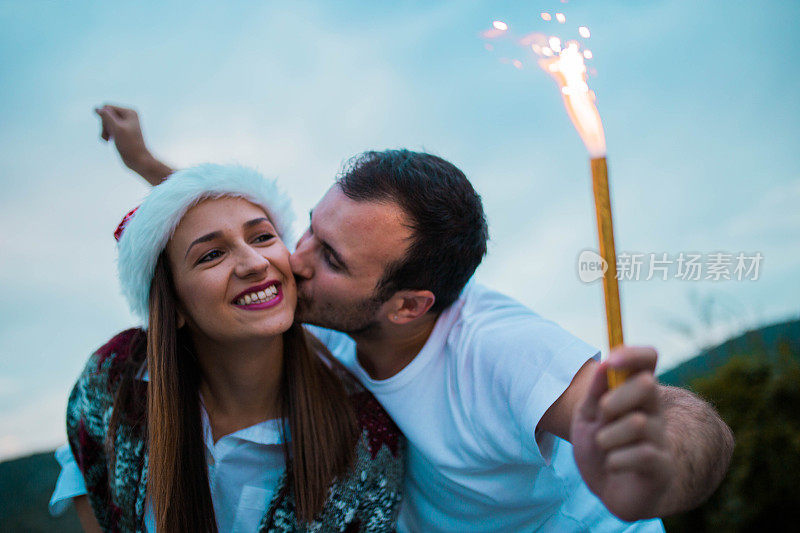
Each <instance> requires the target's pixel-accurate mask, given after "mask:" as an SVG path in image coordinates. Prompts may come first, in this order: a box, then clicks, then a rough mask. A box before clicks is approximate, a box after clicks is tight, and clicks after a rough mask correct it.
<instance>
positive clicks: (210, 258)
mask: <svg viewBox="0 0 800 533" xmlns="http://www.w3.org/2000/svg"><path fill="white" fill-rule="evenodd" d="M221 255H222V252H220V251H219V250H211V251H210V252H208V253H207V254H205V255H204V256H203V257H201V258H200V259H198V260H197V264H200V263H208V262H209V261H213V260H214V259H216V258H218V257H219V256H221Z"/></svg>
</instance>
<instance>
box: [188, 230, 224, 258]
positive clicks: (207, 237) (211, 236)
mask: <svg viewBox="0 0 800 533" xmlns="http://www.w3.org/2000/svg"><path fill="white" fill-rule="evenodd" d="M219 237H222V232H221V231H212V232H211V233H207V234H206V235H203V236H202V237H198V238H196V239H195V240H193V241H192V244H190V245H189V248H187V249H186V255H184V256H183V258H184V259H186V258H187V257H188V256H189V251H190V250H191V249H192V246H194V245H195V244H200V243H201V242H208V241H211V240H214V239H216V238H219Z"/></svg>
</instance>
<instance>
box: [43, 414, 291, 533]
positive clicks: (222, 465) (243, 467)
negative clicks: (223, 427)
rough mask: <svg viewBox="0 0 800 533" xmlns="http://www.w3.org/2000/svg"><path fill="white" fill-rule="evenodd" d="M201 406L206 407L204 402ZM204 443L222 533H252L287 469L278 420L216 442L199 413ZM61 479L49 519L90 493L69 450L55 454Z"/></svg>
mask: <svg viewBox="0 0 800 533" xmlns="http://www.w3.org/2000/svg"><path fill="white" fill-rule="evenodd" d="M201 406H202V403H201ZM201 416H202V419H203V440H204V442H205V449H206V462H207V464H208V483H209V487H210V488H211V500H212V502H213V503H214V513H215V515H216V517H217V526H218V529H219V530H220V531H231V532H240V531H241V532H245V531H247V532H253V531H257V530H258V525H259V523H260V521H261V518H262V517H263V516H264V513H265V512H266V510H267V507H268V506H269V504H270V502H271V501H272V496H273V495H274V493H275V489H276V488H277V486H278V480H279V478H280V476H281V475H282V474H283V472H284V470H285V469H286V463H285V459H284V455H283V439H282V437H281V430H280V419H273V420H265V421H264V422H260V423H258V424H256V425H254V426H250V427H248V428H244V429H240V430H239V431H237V432H235V433H231V434H230V435H225V436H224V437H222V438H221V439H219V440H218V441H217V442H216V443H215V442H214V438H213V437H212V434H211V425H210V424H209V420H208V414H207V413H206V410H205V408H201ZM56 460H57V461H58V463H59V464H60V465H61V474H60V475H59V476H58V481H57V482H56V489H55V491H54V492H53V496H52V497H51V498H50V514H52V515H54V516H58V515H60V514H62V513H63V512H64V511H65V510H66V509H67V507H68V506H69V504H70V503H71V502H72V498H74V497H76V496H81V495H83V494H86V486H85V484H84V482H83V475H82V474H81V471H80V470H79V469H78V465H77V464H76V463H75V459H74V458H73V456H72V452H71V451H70V449H69V446H67V445H64V446H61V447H60V448H58V449H57V450H56ZM144 524H145V529H146V530H147V531H149V532H151V533H152V532H154V531H155V530H156V523H155V516H154V515H153V508H152V506H151V505H150V502H149V501H148V503H147V511H146V512H145V517H144Z"/></svg>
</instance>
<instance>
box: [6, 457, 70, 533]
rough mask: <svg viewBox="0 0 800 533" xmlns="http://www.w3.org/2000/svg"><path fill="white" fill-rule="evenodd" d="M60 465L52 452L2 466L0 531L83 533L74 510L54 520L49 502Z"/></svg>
mask: <svg viewBox="0 0 800 533" xmlns="http://www.w3.org/2000/svg"><path fill="white" fill-rule="evenodd" d="M58 472H59V466H58V463H57V462H56V460H55V457H54V456H53V452H45V453H37V454H35V455H30V456H28V457H22V458H20V459H14V460H13V461H6V462H4V463H0V524H2V525H0V529H1V530H2V531H7V532H9V533H10V532H17V531H19V532H23V531H24V532H26V533H36V532H42V533H45V532H46V533H52V532H53V531H58V532H64V533H70V532H73V531H74V532H76V533H78V532H80V531H82V529H81V526H80V522H79V521H78V515H77V514H76V513H75V508H74V507H71V506H70V508H69V510H68V511H67V512H66V513H64V515H62V516H60V517H58V518H53V517H51V516H50V513H48V511H47V503H48V502H49V501H50V495H51V494H52V492H53V488H54V487H55V485H56V479H57V478H58Z"/></svg>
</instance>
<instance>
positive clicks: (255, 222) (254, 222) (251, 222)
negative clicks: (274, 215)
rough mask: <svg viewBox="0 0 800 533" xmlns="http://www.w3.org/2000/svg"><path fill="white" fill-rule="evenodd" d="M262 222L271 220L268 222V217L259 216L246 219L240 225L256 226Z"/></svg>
mask: <svg viewBox="0 0 800 533" xmlns="http://www.w3.org/2000/svg"><path fill="white" fill-rule="evenodd" d="M262 222H268V223H270V224H271V222H269V219H268V218H267V217H260V218H254V219H253V220H248V221H247V222H245V223H244V224H242V227H244V228H252V227H253V226H257V225H258V224H261V223H262Z"/></svg>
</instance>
